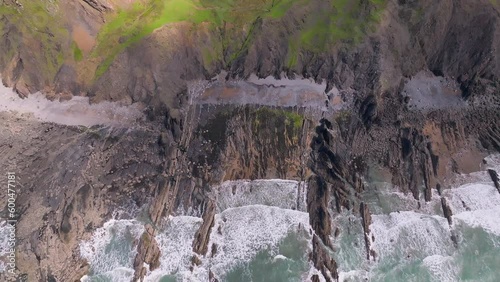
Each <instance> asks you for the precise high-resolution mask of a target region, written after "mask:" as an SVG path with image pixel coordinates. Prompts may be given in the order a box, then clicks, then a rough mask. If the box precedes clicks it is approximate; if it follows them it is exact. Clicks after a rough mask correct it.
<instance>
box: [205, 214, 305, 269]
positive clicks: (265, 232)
mask: <svg viewBox="0 0 500 282" xmlns="http://www.w3.org/2000/svg"><path fill="white" fill-rule="evenodd" d="M299 226H300V227H299ZM309 228H310V226H309V215H308V214H307V213H305V212H300V211H292V210H284V209H280V208H276V207H269V206H262V205H254V206H246V207H240V208H231V209H228V210H225V211H224V212H222V213H221V214H218V215H216V218H215V225H214V227H213V228H212V233H211V236H210V244H209V250H210V249H211V247H212V245H213V244H216V245H217V253H216V254H215V256H214V257H213V258H210V260H209V261H206V260H205V261H204V264H205V263H207V264H208V265H211V269H212V271H213V272H214V273H215V274H216V275H218V276H222V275H223V274H224V273H226V272H227V271H228V270H229V269H232V268H233V267H235V266H237V265H238V264H241V263H244V262H247V261H249V260H251V259H252V258H253V257H255V255H257V253H258V252H259V251H262V250H268V251H270V252H271V255H277V254H276V253H274V252H276V246H277V245H278V244H279V243H280V241H281V240H282V239H283V238H285V237H286V236H287V234H289V232H294V231H298V232H300V230H303V231H304V230H306V231H307V232H309ZM219 231H220V233H219Z"/></svg>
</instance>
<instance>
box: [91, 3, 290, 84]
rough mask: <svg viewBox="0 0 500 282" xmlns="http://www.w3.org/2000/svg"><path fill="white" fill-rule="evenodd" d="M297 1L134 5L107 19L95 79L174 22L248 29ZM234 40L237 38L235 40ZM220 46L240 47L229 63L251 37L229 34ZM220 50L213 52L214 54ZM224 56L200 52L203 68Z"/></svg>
mask: <svg viewBox="0 0 500 282" xmlns="http://www.w3.org/2000/svg"><path fill="white" fill-rule="evenodd" d="M296 1H297V0H262V1H254V0H148V1H142V2H136V3H134V4H133V5H132V6H131V7H129V8H127V9H122V10H119V11H118V12H117V13H115V14H113V15H110V16H109V18H108V22H107V23H106V24H105V25H104V26H103V28H102V29H101V31H100V33H99V36H98V40H97V41H98V42H97V43H98V44H97V48H95V50H94V52H93V57H101V58H103V61H102V63H101V65H100V66H99V68H98V70H97V73H96V78H97V77H99V76H101V75H102V74H103V73H104V72H105V71H106V70H107V69H108V68H109V66H110V65H111V63H112V61H113V60H114V57H115V56H116V55H117V54H119V53H120V52H122V51H123V50H124V49H125V48H127V47H129V46H130V45H132V44H134V43H136V42H138V41H140V40H141V39H142V38H144V37H146V36H148V35H149V34H151V33H152V32H153V31H154V30H155V29H157V28H159V27H161V26H163V25H165V24H169V23H174V22H183V21H187V22H191V23H193V24H199V23H210V24H211V25H212V27H214V28H220V27H222V26H225V25H226V24H228V23H229V24H231V25H232V26H233V27H235V29H239V30H241V29H242V28H245V27H247V28H248V29H250V32H249V33H248V34H249V35H250V34H251V29H252V27H253V26H254V23H255V22H256V20H257V19H259V18H266V17H268V18H279V17H282V16H283V15H284V14H285V13H286V11H287V10H288V9H289V8H290V7H291V6H292V4H293V3H294V2H296ZM234 37H236V38H234ZM222 40H223V41H226V42H222V44H223V46H226V47H227V46H231V45H234V44H235V42H238V43H239V44H241V46H237V47H236V48H233V49H234V52H233V53H232V54H230V55H229V63H230V61H232V60H234V59H235V58H237V57H238V56H240V55H241V53H242V52H243V51H244V50H246V48H247V47H248V45H249V42H250V40H251V37H250V36H247V37H245V38H239V37H237V36H234V34H228V35H227V36H226V37H225V38H222ZM218 49H220V48H215V50H216V51H221V53H222V51H223V50H218ZM221 57H223V54H214V53H213V52H207V51H204V52H203V58H204V59H206V60H207V62H205V64H206V65H207V64H208V65H210V64H211V63H212V61H213V60H214V59H219V58H221Z"/></svg>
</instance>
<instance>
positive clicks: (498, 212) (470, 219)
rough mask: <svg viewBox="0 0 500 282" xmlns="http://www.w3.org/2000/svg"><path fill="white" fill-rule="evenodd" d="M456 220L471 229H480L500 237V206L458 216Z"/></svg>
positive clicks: (455, 216)
mask: <svg viewBox="0 0 500 282" xmlns="http://www.w3.org/2000/svg"><path fill="white" fill-rule="evenodd" d="M453 219H454V220H460V221H461V222H463V223H465V224H467V225H468V226H470V227H473V228H476V227H480V228H482V229H484V230H485V231H486V232H488V233H491V234H494V235H496V236H499V237H500V206H497V207H495V208H492V209H482V210H475V211H468V212H462V213H459V214H456V215H454V216H453Z"/></svg>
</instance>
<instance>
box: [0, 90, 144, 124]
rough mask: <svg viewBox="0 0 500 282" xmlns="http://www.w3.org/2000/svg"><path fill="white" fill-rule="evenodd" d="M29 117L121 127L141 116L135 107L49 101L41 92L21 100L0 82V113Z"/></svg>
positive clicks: (77, 100)
mask: <svg viewBox="0 0 500 282" xmlns="http://www.w3.org/2000/svg"><path fill="white" fill-rule="evenodd" d="M9 111H12V112H17V113H20V114H32V115H33V116H34V117H35V118H36V119H38V120H40V121H44V122H54V123H59V124H65V125H83V126H92V125H100V124H104V125H125V124H132V123H134V122H135V121H137V120H140V119H143V118H144V116H143V114H142V112H141V110H140V108H139V106H138V105H137V104H134V105H131V106H124V105H120V104H119V103H115V102H102V103H98V104H89V99H88V98H87V97H73V98H72V99H71V100H69V101H64V102H59V101H49V100H47V99H46V98H45V96H44V95H43V94H41V93H36V94H32V95H29V96H28V98H25V99H22V98H20V97H19V96H18V95H17V94H15V93H14V92H13V91H12V89H10V88H6V87H5V86H3V85H2V84H1V83H0V112H9Z"/></svg>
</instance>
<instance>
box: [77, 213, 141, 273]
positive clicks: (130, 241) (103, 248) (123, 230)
mask: <svg viewBox="0 0 500 282" xmlns="http://www.w3.org/2000/svg"><path fill="white" fill-rule="evenodd" d="M143 232H144V226H143V225H142V224H141V223H140V222H138V221H136V220H115V219H111V220H109V221H108V222H106V223H104V226H103V227H101V228H98V229H97V230H96V231H95V232H94V234H93V236H92V238H91V239H90V240H88V241H84V242H82V243H81V244H80V255H81V256H82V257H83V258H85V259H86V260H87V261H88V262H89V264H90V265H91V272H92V275H104V276H106V277H109V278H110V279H111V280H112V281H117V282H118V281H124V279H125V278H124V277H127V279H128V280H130V279H131V278H132V276H133V269H132V264H133V259H134V257H135V255H136V254H137V250H136V247H137V246H134V245H135V243H136V242H137V240H138V239H139V238H140V236H141V235H142V233H143ZM83 281H85V280H83Z"/></svg>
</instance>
